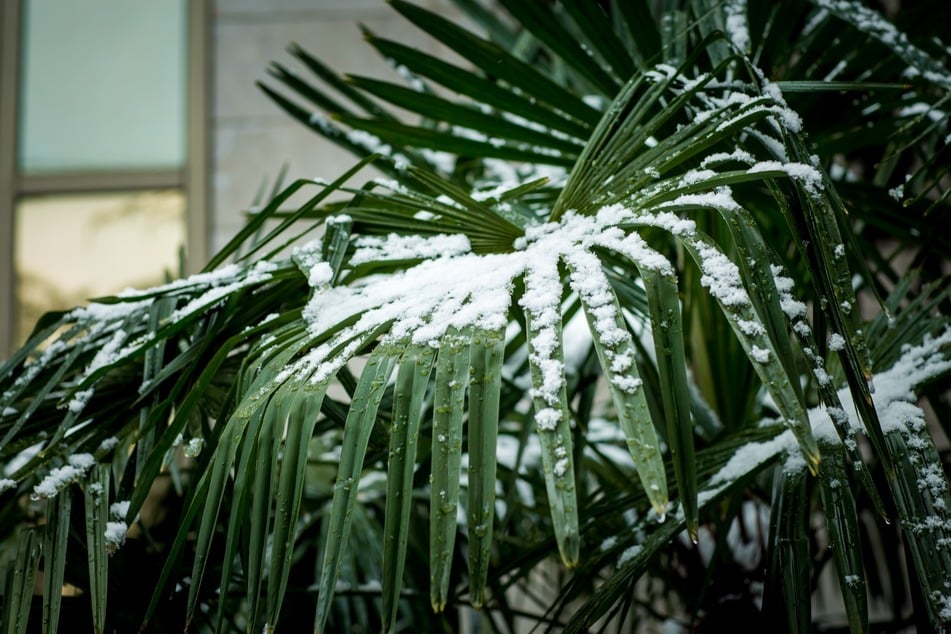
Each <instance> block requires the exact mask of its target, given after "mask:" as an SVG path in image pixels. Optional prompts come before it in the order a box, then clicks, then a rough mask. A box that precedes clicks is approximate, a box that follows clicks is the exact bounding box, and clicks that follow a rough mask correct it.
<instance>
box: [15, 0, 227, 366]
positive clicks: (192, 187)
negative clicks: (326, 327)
mask: <svg viewBox="0 0 951 634" xmlns="http://www.w3.org/2000/svg"><path fill="white" fill-rule="evenodd" d="M23 2H24V0H4V2H0V360H2V359H4V358H6V357H7V356H8V355H9V354H10V353H12V352H13V347H14V345H15V343H16V341H15V338H16V332H17V331H18V327H19V325H18V324H17V323H16V321H17V313H18V310H17V288H16V269H15V262H14V252H15V249H14V246H15V245H14V236H15V231H14V229H15V227H14V222H15V216H16V206H17V202H18V201H19V199H20V198H22V197H24V196H31V195H43V194H76V193H90V192H133V191H139V190H154V189H180V190H181V191H182V192H183V193H184V195H185V201H186V202H185V253H186V265H185V266H186V272H187V273H194V272H197V271H198V270H200V269H201V268H202V267H203V266H204V263H205V262H207V260H208V251H209V244H210V240H209V237H210V227H209V218H210V210H211V204H210V202H211V200H210V195H211V190H210V187H209V183H208V174H209V172H210V170H209V164H210V160H211V153H210V152H209V147H210V143H209V133H210V126H209V125H208V122H209V119H210V104H211V86H210V81H209V79H210V77H211V72H210V69H211V67H212V66H211V63H212V57H211V46H210V41H211V38H210V36H209V33H210V30H209V26H210V24H211V4H212V0H186V27H185V28H186V40H185V41H186V47H187V54H186V65H187V68H186V86H185V95H186V97H185V99H186V114H185V139H186V140H185V165H184V167H183V168H181V169H167V170H162V169H155V170H95V171H70V172H63V173H49V174H31V175H25V174H22V173H21V172H20V170H19V166H18V164H17V143H18V140H19V134H18V124H19V107H20V68H21V56H22V52H23V50H22V47H21V24H22V18H23Z"/></svg>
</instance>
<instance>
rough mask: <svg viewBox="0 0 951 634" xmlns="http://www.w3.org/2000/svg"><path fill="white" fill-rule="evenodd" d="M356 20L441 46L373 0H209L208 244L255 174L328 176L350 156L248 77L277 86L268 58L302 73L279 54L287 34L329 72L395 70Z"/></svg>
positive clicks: (427, 1) (234, 224)
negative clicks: (288, 112) (269, 72)
mask: <svg viewBox="0 0 951 634" xmlns="http://www.w3.org/2000/svg"><path fill="white" fill-rule="evenodd" d="M418 4H420V5H422V6H425V7H427V8H429V9H432V10H436V11H439V12H440V13H441V14H442V15H444V16H446V17H449V18H451V19H457V18H459V17H460V16H459V14H458V12H457V10H456V9H454V8H451V7H450V6H449V3H448V2H447V1H446V0H422V1H419V2H418ZM358 22H359V23H361V24H364V25H366V26H367V27H368V28H369V29H370V30H372V31H373V32H374V33H377V34H379V35H381V36H383V37H387V38H391V39H395V40H398V41H400V42H403V43H407V44H410V45H412V46H415V47H417V48H420V49H421V50H425V51H427V52H430V53H436V52H440V53H442V52H443V51H441V50H440V45H439V44H438V43H437V42H434V41H432V40H430V39H429V38H427V37H425V36H424V35H422V33H421V32H420V31H419V30H418V29H416V27H414V26H413V25H412V24H410V23H409V22H408V21H407V20H405V19H404V18H403V17H402V16H400V15H399V14H398V13H397V12H396V11H395V10H393V9H392V8H390V7H389V6H388V5H387V4H386V3H385V2H383V1H382V0H274V1H269V2H260V1H257V0H216V2H215V5H214V16H213V18H212V25H211V37H212V47H213V57H214V61H213V65H214V66H213V71H212V77H213V81H214V89H213V99H212V113H213V114H212V120H211V121H210V127H211V140H212V147H213V149H212V168H211V172H212V173H211V186H212V199H213V204H212V206H213V209H212V218H211V225H212V232H211V241H212V248H213V250H217V249H218V248H220V247H221V246H222V245H224V243H225V242H227V240H228V239H229V238H230V237H231V236H232V235H233V234H234V233H235V232H236V231H237V229H238V228H239V227H240V226H241V224H242V219H241V212H242V210H244V209H246V208H247V207H248V206H249V205H250V204H251V202H252V201H253V199H254V196H255V193H256V192H257V190H258V188H259V187H260V185H261V183H262V182H264V181H265V179H266V180H267V182H268V183H269V184H270V183H271V182H273V180H274V178H275V177H276V176H277V174H278V172H279V170H280V168H281V166H282V165H283V164H284V163H287V164H288V167H289V169H288V174H287V177H288V179H293V178H299V177H304V178H313V177H318V176H319V177H322V178H327V179H331V178H333V177H335V176H337V175H339V174H340V173H341V172H342V171H344V170H345V169H346V168H348V167H350V166H351V165H352V164H353V162H354V159H353V158H352V157H351V156H350V155H349V154H347V153H346V152H343V151H342V150H339V149H337V148H336V147H335V146H333V145H332V144H330V143H329V142H327V141H325V140H324V139H323V138H322V137H320V136H318V135H317V134H315V133H313V132H311V131H309V130H307V129H306V128H305V127H304V126H302V125H301V124H300V123H298V122H296V121H294V120H292V119H291V118H290V117H289V116H287V115H286V114H284V112H282V111H281V110H279V109H278V107H277V106H276V105H275V104H274V103H273V102H271V100H270V99H269V98H268V97H267V96H266V95H265V94H264V93H262V92H261V90H260V89H259V88H258V87H257V86H256V85H255V82H256V81H260V80H264V81H265V82H269V83H270V85H271V86H273V87H277V86H278V83H277V82H275V81H269V80H268V78H267V72H266V69H267V67H268V64H269V63H270V62H272V61H278V62H280V63H281V64H282V65H284V66H286V67H289V68H292V69H298V70H301V71H303V72H304V74H305V76H309V74H308V73H307V72H306V70H305V69H303V68H302V67H301V65H300V64H298V63H296V60H295V59H294V58H293V57H291V55H290V54H288V53H287V52H286V48H287V46H288V45H289V44H290V43H292V42H294V43H297V44H299V45H300V46H301V47H302V48H304V49H305V50H307V51H308V52H310V53H311V54H313V55H314V56H316V57H318V58H319V59H321V60H323V61H324V62H325V63H327V64H328V65H329V66H330V67H331V68H333V69H335V70H337V71H338V72H352V73H359V74H364V75H371V76H377V77H391V78H396V74H395V73H394V72H393V71H392V69H391V68H390V67H389V65H388V64H387V63H386V62H385V61H384V60H383V59H382V58H380V57H379V56H378V55H377V54H376V51H374V50H373V49H372V48H371V47H370V46H369V45H367V44H366V43H365V42H364V41H363V38H362V35H361V33H360V30H359V29H358V27H357V23H358Z"/></svg>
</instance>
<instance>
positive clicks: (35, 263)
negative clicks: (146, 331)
mask: <svg viewBox="0 0 951 634" xmlns="http://www.w3.org/2000/svg"><path fill="white" fill-rule="evenodd" d="M15 222H16V225H15V233H16V235H15V237H14V245H15V249H14V250H15V253H14V261H15V266H16V276H17V290H16V293H17V306H18V310H17V318H18V320H17V323H18V324H19V341H20V342H22V341H24V340H25V339H26V337H27V335H28V334H29V333H30V332H31V331H32V329H33V325H34V324H35V323H36V320H37V319H39V317H40V315H42V314H43V313H45V312H47V311H49V310H59V309H64V308H71V307H72V306H75V305H77V304H82V303H84V302H85V301H86V300H87V299H89V298H90V297H98V296H102V295H108V294H111V293H116V292H118V291H121V290H123V289H125V288H128V287H130V286H131V287H136V288H144V287H149V286H154V285H156V284H159V283H161V282H162V281H164V279H165V273H166V272H171V273H173V274H176V275H177V273H178V268H179V267H178V253H179V249H180V247H181V246H182V245H183V244H184V241H185V196H184V195H183V193H182V192H180V191H160V192H133V193H121V194H88V195H86V194H84V195H57V196H35V197H29V198H25V199H23V200H21V201H20V202H19V204H18V205H17V208H16V217H15Z"/></svg>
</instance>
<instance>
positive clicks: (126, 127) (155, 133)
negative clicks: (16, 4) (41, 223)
mask: <svg viewBox="0 0 951 634" xmlns="http://www.w3.org/2000/svg"><path fill="white" fill-rule="evenodd" d="M185 5H186V0H162V2H130V1H129V0H82V2H77V1H76V0H26V1H25V2H24V4H23V7H24V11H23V30H22V33H23V45H22V46H23V49H22V50H23V66H22V74H21V82H22V95H21V100H22V101H21V104H20V113H21V114H20V117H21V120H20V167H21V169H23V170H24V172H26V173H33V174H35V173H43V172H52V171H60V172H61V171H71V170H89V169H123V168H125V169H163V168H177V167H180V166H181V165H182V164H183V162H184V157H185V85H186V72H185V59H186V50H185V49H186V42H187V38H186V6H185Z"/></svg>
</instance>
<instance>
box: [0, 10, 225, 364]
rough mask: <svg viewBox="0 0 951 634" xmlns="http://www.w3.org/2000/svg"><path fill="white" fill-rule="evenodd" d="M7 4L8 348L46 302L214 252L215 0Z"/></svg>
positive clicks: (3, 231) (0, 74)
mask: <svg viewBox="0 0 951 634" xmlns="http://www.w3.org/2000/svg"><path fill="white" fill-rule="evenodd" d="M2 6H3V9H2V12H3V13H2V16H0V197H2V200H0V358H2V357H3V356H5V355H6V354H7V353H9V352H10V351H12V349H13V348H14V347H15V346H16V345H17V344H19V343H21V342H22V341H23V339H24V338H25V336H26V335H27V334H28V332H29V329H30V328H31V327H32V323H33V322H34V321H35V320H36V318H37V317H38V316H39V315H40V314H41V313H43V312H46V311H47V310H54V309H62V308H68V307H70V306H72V305H75V304H77V303H81V302H83V301H85V300H86V299H88V298H91V297H95V296H100V295H104V294H109V293H114V292H116V291H119V290H122V289H123V288H125V287H127V286H132V285H135V286H142V285H151V284H154V283H159V282H161V281H162V280H163V277H164V275H165V274H166V273H171V274H173V275H177V274H178V273H179V272H181V268H182V267H181V266H180V262H181V261H182V258H181V257H180V253H181V251H182V249H184V251H185V252H186V254H187V257H186V258H185V260H184V261H185V262H186V263H187V264H186V267H185V268H186V270H187V272H191V271H193V270H195V269H196V268H198V267H200V266H201V264H202V263H203V262H204V260H205V259H206V246H205V245H206V242H207V229H206V220H205V213H206V209H207V208H208V205H207V204H206V191H207V187H206V182H205V181H206V175H205V164H206V154H207V153H206V143H205V140H204V139H205V134H206V132H205V129H204V120H205V109H206V102H207V99H206V88H205V87H206V85H207V83H208V82H207V81H206V79H205V74H206V73H205V66H206V59H207V55H206V52H205V42H206V37H205V31H206V24H207V13H206V12H207V11H208V6H209V3H206V2H201V1H191V2H190V1H189V0H167V1H164V2H155V3H143V2H128V1H127V0H84V1H83V2H75V1H74V0H12V1H8V2H4V3H3V4H2Z"/></svg>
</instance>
